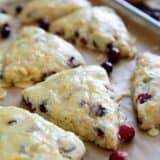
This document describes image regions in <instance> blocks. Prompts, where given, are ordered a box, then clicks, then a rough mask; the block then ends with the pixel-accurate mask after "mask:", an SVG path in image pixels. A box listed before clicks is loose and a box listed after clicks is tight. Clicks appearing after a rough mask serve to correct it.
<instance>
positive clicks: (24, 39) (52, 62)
mask: <svg viewBox="0 0 160 160" xmlns="http://www.w3.org/2000/svg"><path fill="white" fill-rule="evenodd" d="M82 64H84V60H83V58H82V56H81V55H80V53H79V52H78V51H77V50H76V49H75V48H74V47H73V46H72V45H71V44H69V43H68V42H65V41H64V40H62V39H61V38H59V37H57V36H55V35H52V34H49V33H47V32H45V31H44V30H42V29H40V28H38V27H25V28H23V29H22V31H21V33H20V34H19V36H18V38H17V39H16V40H15V42H13V43H12V45H11V46H10V48H9V49H8V51H7V53H6V54H5V57H4V62H3V66H2V68H3V71H2V77H3V79H4V80H5V82H7V83H9V84H13V85H15V86H17V87H19V84H32V83H34V82H37V81H41V80H43V78H44V77H46V76H47V75H49V74H51V73H56V72H59V71H62V70H64V69H68V68H73V67H77V66H79V65H82Z"/></svg>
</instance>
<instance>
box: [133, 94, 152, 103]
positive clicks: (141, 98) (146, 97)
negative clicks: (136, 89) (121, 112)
mask: <svg viewBox="0 0 160 160" xmlns="http://www.w3.org/2000/svg"><path fill="white" fill-rule="evenodd" d="M151 98H152V96H151V95H150V94H148V93H142V94H139V95H138V97H137V99H136V102H137V101H139V103H140V104H143V103H145V102H147V101H148V100H149V99H151Z"/></svg>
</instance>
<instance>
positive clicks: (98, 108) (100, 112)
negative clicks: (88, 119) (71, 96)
mask: <svg viewBox="0 0 160 160" xmlns="http://www.w3.org/2000/svg"><path fill="white" fill-rule="evenodd" d="M91 111H92V112H93V113H94V114H95V115H96V116H98V117H102V116H104V115H105V114H106V112H107V111H106V108H104V107H103V106H102V105H101V104H94V105H92V106H91Z"/></svg>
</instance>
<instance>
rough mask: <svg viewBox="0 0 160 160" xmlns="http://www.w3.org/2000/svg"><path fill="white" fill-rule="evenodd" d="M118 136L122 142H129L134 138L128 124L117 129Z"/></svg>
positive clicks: (133, 131) (132, 130)
mask: <svg viewBox="0 0 160 160" xmlns="http://www.w3.org/2000/svg"><path fill="white" fill-rule="evenodd" d="M119 136H120V139H121V140H122V141H124V142H130V141H132V140H133V138H134V136H135V130H134V128H133V127H132V126H129V125H128V124H125V125H122V126H120V129H119Z"/></svg>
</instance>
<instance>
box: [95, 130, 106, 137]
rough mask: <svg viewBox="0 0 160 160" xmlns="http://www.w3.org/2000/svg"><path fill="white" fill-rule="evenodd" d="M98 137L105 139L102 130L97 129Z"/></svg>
mask: <svg viewBox="0 0 160 160" xmlns="http://www.w3.org/2000/svg"><path fill="white" fill-rule="evenodd" d="M96 132H97V136H98V137H104V131H103V130H102V129H101V128H96Z"/></svg>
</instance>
